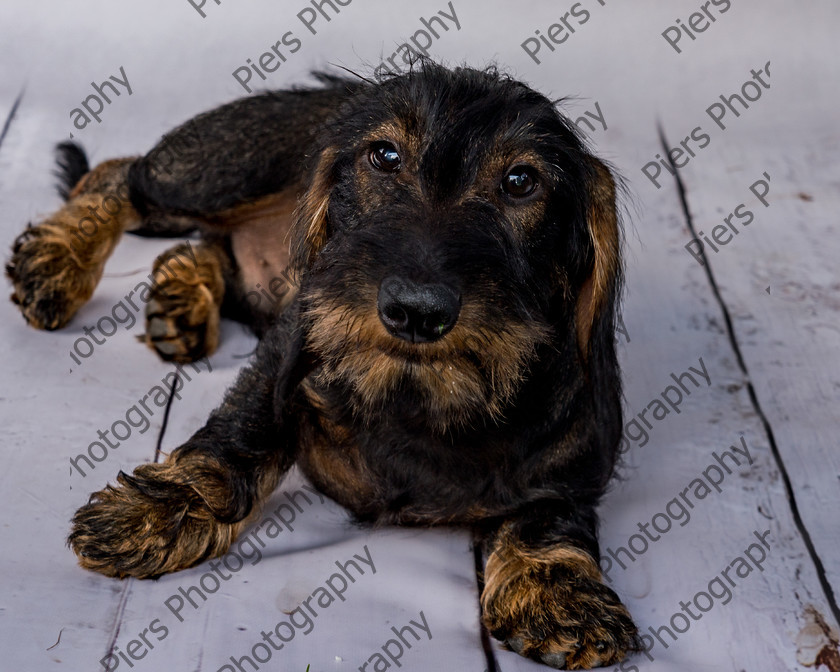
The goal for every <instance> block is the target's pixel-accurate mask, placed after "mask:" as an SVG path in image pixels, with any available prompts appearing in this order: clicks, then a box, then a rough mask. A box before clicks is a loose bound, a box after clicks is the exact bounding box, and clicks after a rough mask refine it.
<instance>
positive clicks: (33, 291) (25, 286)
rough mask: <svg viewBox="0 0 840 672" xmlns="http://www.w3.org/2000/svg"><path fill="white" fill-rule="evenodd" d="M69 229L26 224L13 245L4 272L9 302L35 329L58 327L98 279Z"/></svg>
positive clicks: (91, 292) (69, 317)
mask: <svg viewBox="0 0 840 672" xmlns="http://www.w3.org/2000/svg"><path fill="white" fill-rule="evenodd" d="M71 235H72V234H71V233H70V231H68V230H67V229H66V228H64V227H61V226H59V225H57V224H52V223H44V224H40V225H38V226H31V225H30V226H29V227H27V229H26V230H25V231H24V232H23V233H21V234H20V235H19V236H18V237H17V238H16V239H15V242H14V244H13V245H12V257H11V259H10V260H9V263H8V264H6V275H7V276H8V278H9V279H10V280H11V281H12V285H13V287H14V291H13V293H12V296H11V299H12V302H13V303H15V304H17V305H18V306H20V311H21V313H22V314H23V317H24V319H25V320H26V321H27V323H29V324H30V325H31V326H33V327H35V328H36V329H50V330H52V329H60V328H61V327H63V326H64V325H66V324H67V323H68V322H69V321H70V319H71V318H72V317H73V315H75V314H76V312H77V311H78V310H79V308H81V307H82V305H84V303H85V302H86V301H87V300H88V299H90V297H91V296H92V295H93V290H94V289H95V288H96V283H97V282H98V280H99V272H98V269H91V268H89V267H88V265H86V264H85V262H84V260H83V259H82V257H81V256H80V254H79V250H78V249H76V248H77V247H78V245H75V247H74V241H73V240H72V238H71Z"/></svg>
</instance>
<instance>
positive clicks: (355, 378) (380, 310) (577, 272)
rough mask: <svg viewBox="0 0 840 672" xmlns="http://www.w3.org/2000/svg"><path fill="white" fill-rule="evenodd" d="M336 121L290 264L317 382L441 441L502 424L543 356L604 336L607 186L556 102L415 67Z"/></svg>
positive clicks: (608, 272)
mask: <svg viewBox="0 0 840 672" xmlns="http://www.w3.org/2000/svg"><path fill="white" fill-rule="evenodd" d="M339 117H340V118H338V119H337V120H336V121H335V122H334V125H333V126H332V127H331V128H330V129H328V132H327V133H326V134H325V135H326V136H327V140H326V142H325V146H324V148H323V150H322V151H321V153H320V156H319V157H318V158H317V165H316V166H315V168H314V172H313V175H312V178H311V183H310V187H309V190H308V192H307V193H306V195H305V197H304V199H303V202H302V204H301V206H300V208H299V212H298V220H297V222H296V224H295V230H294V234H293V235H294V240H293V258H294V263H295V265H296V267H297V269H298V271H299V272H301V273H302V276H303V284H302V292H301V298H302V301H303V306H304V309H305V316H306V317H305V323H306V325H307V343H308V347H309V348H310V350H311V351H313V352H314V354H315V355H316V356H317V357H318V359H319V361H320V362H321V364H322V366H321V368H320V372H319V374H318V375H319V380H320V382H322V383H324V384H330V385H341V386H344V387H345V388H346V389H347V391H348V393H349V396H350V397H351V401H352V405H353V407H354V409H355V410H356V411H357V412H359V413H361V414H364V413H365V412H366V411H374V410H375V409H382V408H383V404H385V403H387V402H389V401H392V402H393V401H396V400H400V401H403V402H407V403H408V404H409V405H413V406H414V407H416V408H417V409H418V412H422V413H423V414H424V415H425V417H426V418H427V420H428V423H429V425H430V426H431V427H434V428H436V429H438V430H445V429H446V428H448V427H452V426H465V425H469V424H473V423H475V422H476V419H477V418H478V417H479V416H484V417H485V418H498V417H499V416H502V415H503V414H504V409H505V405H506V404H507V403H508V402H509V401H510V400H511V399H512V397H513V396H514V395H515V393H516V391H517V389H519V386H520V383H521V381H522V379H523V376H525V375H526V374H527V371H528V370H529V367H532V366H534V364H535V361H536V359H537V357H538V353H539V352H540V350H541V348H543V347H544V346H549V347H554V348H555V349H558V348H559V349H562V350H563V351H568V352H569V353H570V355H569V356H570V357H571V358H572V359H575V358H577V360H576V361H581V362H582V361H584V360H586V358H587V356H588V354H587V351H588V349H589V341H590V340H591V338H592V337H593V333H592V332H593V326H595V323H596V321H597V320H599V319H602V320H603V319H607V321H609V322H610V324H608V325H606V326H607V327H608V329H607V330H608V331H610V332H611V327H612V324H611V319H612V302H613V298H614V293H615V288H616V285H617V279H618V272H619V270H618V269H619V262H618V256H617V255H618V226H617V224H616V220H615V195H614V188H613V182H612V178H611V177H610V175H609V171H608V170H606V168H604V167H603V164H601V163H600V162H598V161H597V159H594V158H593V157H592V156H591V155H590V154H588V153H587V152H586V150H585V148H584V147H583V146H582V144H581V142H580V140H579V138H578V137H577V135H576V134H575V132H574V131H573V130H572V127H571V126H570V124H569V123H568V122H567V121H566V120H564V119H563V118H562V117H561V116H560V115H559V114H558V113H557V111H556V110H555V108H554V105H553V104H552V103H551V102H550V101H549V100H547V99H546V98H545V97H543V96H542V95H540V94H538V93H536V92H534V91H533V90H531V89H529V88H528V87H526V86H525V85H523V84H521V83H518V82H515V81H513V80H510V79H507V78H504V77H500V76H498V75H496V74H495V73H492V72H479V71H476V70H470V69H459V70H456V71H449V70H446V69H444V68H440V67H438V66H432V65H425V66H423V67H422V69H420V70H419V71H416V72H414V73H412V74H409V75H403V76H400V77H395V78H393V79H389V80H386V81H385V82H383V83H381V84H378V85H371V86H370V87H368V88H367V89H366V90H364V91H363V92H362V93H360V94H358V95H357V96H356V97H355V98H354V99H353V100H352V101H351V102H350V103H348V104H347V106H346V109H345V110H342V112H341V114H340V115H339ZM609 338H610V339H611V338H612V334H611V333H610V336H609ZM570 365H572V366H574V365H575V364H574V362H571V363H570Z"/></svg>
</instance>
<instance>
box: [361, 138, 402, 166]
mask: <svg viewBox="0 0 840 672" xmlns="http://www.w3.org/2000/svg"><path fill="white" fill-rule="evenodd" d="M368 157H369V158H370V163H371V165H372V166H373V167H374V168H376V169H377V170H381V171H383V172H385V173H396V172H397V171H398V170H399V169H400V164H401V163H402V161H401V159H400V154H399V152H398V151H397V148H396V147H394V145H392V144H391V143H390V142H376V143H374V144H373V146H372V147H371V148H370V154H368Z"/></svg>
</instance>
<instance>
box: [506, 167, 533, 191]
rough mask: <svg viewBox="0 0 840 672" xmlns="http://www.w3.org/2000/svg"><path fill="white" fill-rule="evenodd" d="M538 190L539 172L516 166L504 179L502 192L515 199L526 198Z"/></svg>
mask: <svg viewBox="0 0 840 672" xmlns="http://www.w3.org/2000/svg"><path fill="white" fill-rule="evenodd" d="M536 188H537V171H535V170H534V169H533V168H531V166H514V167H513V168H511V169H510V170H509V171H508V173H507V175H505V176H504V177H503V178H502V190H503V191H504V192H505V193H506V194H508V195H510V196H513V197H514V198H524V197H525V196H529V195H530V194H532V193H534V189H536Z"/></svg>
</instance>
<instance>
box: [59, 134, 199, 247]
mask: <svg viewBox="0 0 840 672" xmlns="http://www.w3.org/2000/svg"><path fill="white" fill-rule="evenodd" d="M55 154H56V164H57V166H56V169H55V170H54V171H53V175H54V176H55V177H56V178H58V184H56V191H58V195H59V196H61V198H62V199H63V200H64V201H65V202H67V201H69V200H70V199H71V198H72V196H73V194H74V190H75V189H76V188H77V187H79V185H80V183H81V182H82V180H83V179H84V178H85V176H87V175H88V174H89V173H90V171H91V169H90V162H89V161H88V157H87V154H86V153H85V150H84V149H83V148H82V146H81V145H80V144H79V143H77V142H71V141H69V140H68V141H66V142H62V143H59V144H58V145H56V148H55ZM124 179H125V180H127V181H129V184H128V185H126V187H127V191H124V192H123V194H125V193H130V190H131V185H130V173H126V174H125V176H124ZM112 186H113V187H116V186H118V185H112ZM119 186H122V185H119ZM197 228H198V227H197V225H196V223H195V222H194V221H192V220H189V219H186V218H184V217H165V218H163V217H141V218H140V219H139V220H138V221H137V222H136V223H135V224H134V225H133V226H132V227H130V228H128V229H126V231H125V232H126V233H130V234H132V235H135V236H141V237H143V238H183V237H185V236H188V235H190V234H191V233H192V232H193V231H195V230H196V229H197Z"/></svg>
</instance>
